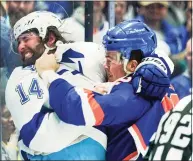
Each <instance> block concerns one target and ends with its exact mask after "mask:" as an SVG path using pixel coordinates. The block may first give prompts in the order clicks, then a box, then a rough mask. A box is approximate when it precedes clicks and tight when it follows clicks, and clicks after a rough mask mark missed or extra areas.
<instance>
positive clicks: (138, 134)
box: [132, 124, 147, 150]
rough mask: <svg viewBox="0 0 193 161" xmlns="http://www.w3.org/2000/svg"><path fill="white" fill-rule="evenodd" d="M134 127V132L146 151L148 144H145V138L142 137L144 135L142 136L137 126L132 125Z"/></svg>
mask: <svg viewBox="0 0 193 161" xmlns="http://www.w3.org/2000/svg"><path fill="white" fill-rule="evenodd" d="M132 127H133V129H134V131H135V132H136V134H137V136H138V138H139V141H140V143H141V145H142V147H143V149H144V150H145V149H146V147H147V146H146V144H145V141H144V140H143V137H142V135H141V132H140V131H139V129H138V127H137V125H135V124H134V125H132Z"/></svg>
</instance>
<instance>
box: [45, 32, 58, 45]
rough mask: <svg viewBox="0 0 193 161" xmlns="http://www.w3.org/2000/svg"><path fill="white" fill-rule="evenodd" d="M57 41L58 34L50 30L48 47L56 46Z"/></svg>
mask: <svg viewBox="0 0 193 161" xmlns="http://www.w3.org/2000/svg"><path fill="white" fill-rule="evenodd" d="M55 42H56V36H55V35H54V33H52V32H50V33H49V35H48V41H47V43H46V45H47V46H48V47H54V46H55Z"/></svg>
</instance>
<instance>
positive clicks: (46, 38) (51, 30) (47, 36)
mask: <svg viewBox="0 0 193 161" xmlns="http://www.w3.org/2000/svg"><path fill="white" fill-rule="evenodd" d="M51 32H52V33H53V34H54V35H55V37H56V41H55V43H56V42H57V41H58V40H59V41H62V42H63V43H64V44H66V43H69V42H68V41H66V40H65V39H64V38H63V37H62V35H61V33H60V32H59V31H58V29H57V28H56V27H55V26H50V27H48V28H47V33H46V36H45V38H44V40H43V41H44V42H48V40H49V33H51Z"/></svg>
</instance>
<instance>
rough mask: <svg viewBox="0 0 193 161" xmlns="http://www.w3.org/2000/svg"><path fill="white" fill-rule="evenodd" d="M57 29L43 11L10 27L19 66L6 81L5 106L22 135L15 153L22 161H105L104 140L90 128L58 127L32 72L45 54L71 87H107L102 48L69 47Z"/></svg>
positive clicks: (56, 22)
mask: <svg viewBox="0 0 193 161" xmlns="http://www.w3.org/2000/svg"><path fill="white" fill-rule="evenodd" d="M61 26H62V21H61V20H60V19H59V18H58V17H57V16H56V15H55V14H53V13H50V12H45V11H37V12H33V13H31V14H29V15H27V16H25V17H23V18H21V19H20V20H19V21H18V22H17V23H16V24H15V26H14V38H15V40H16V41H17V42H18V48H17V49H18V53H20V54H21V56H22V60H23V66H22V67H18V68H16V69H15V70H14V71H13V73H12V75H11V76H10V79H9V81H8V84H7V87H6V105H7V107H8V109H9V110H10V112H11V115H12V117H13V121H14V124H15V126H16V128H17V130H18V131H19V132H20V136H19V143H18V144H19V149H20V151H21V153H22V156H23V158H24V159H30V160H34V159H37V160H39V159H43V160H67V159H72V160H104V159H105V149H106V142H107V138H106V135H105V134H104V133H102V132H101V131H99V130H97V129H95V128H93V127H86V126H75V125H71V124H66V123H64V122H63V121H60V119H59V118H58V117H57V115H56V114H55V112H54V111H53V110H52V109H50V108H49V107H50V106H49V93H48V89H47V87H46V86H45V85H44V82H43V81H42V80H41V79H40V77H39V76H38V73H37V72H36V69H35V68H34V66H33V65H34V63H35V61H36V60H37V59H38V58H39V57H40V56H41V55H42V54H43V53H48V54H53V53H54V56H55V57H56V59H57V60H58V62H59V64H60V65H59V69H58V71H57V73H58V74H59V75H60V78H63V76H64V75H65V79H66V80H67V81H69V82H70V83H72V84H73V85H74V86H80V87H84V88H88V89H93V87H94V86H93V85H94V84H96V83H100V82H104V81H105V70H104V68H103V60H104V56H105V54H104V53H105V50H104V49H103V47H101V46H99V45H97V44H94V43H86V42H80V43H67V42H66V41H65V40H64V39H63V37H62V36H61V31H60V27H61ZM45 107H47V108H45ZM77 115H78V114H77Z"/></svg>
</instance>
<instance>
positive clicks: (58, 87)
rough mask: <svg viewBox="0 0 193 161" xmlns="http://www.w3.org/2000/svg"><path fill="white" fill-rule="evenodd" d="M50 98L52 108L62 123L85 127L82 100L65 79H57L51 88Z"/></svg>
mask: <svg viewBox="0 0 193 161" xmlns="http://www.w3.org/2000/svg"><path fill="white" fill-rule="evenodd" d="M49 96H50V106H51V107H52V108H53V109H54V111H55V112H56V114H57V115H58V117H59V118H60V119H61V120H62V121H64V122H66V123H72V124H75V125H85V120H84V116H83V111H82V108H81V107H82V105H81V103H82V102H81V98H80V96H79V95H78V94H77V92H76V91H75V90H74V87H73V86H72V85H70V84H69V83H68V82H67V81H65V80H64V79H57V80H55V81H53V82H52V83H51V85H50V87H49Z"/></svg>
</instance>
